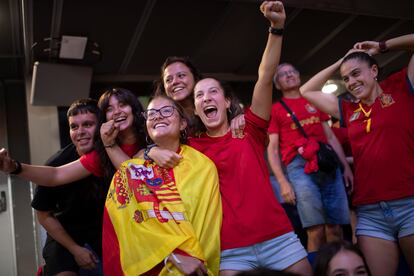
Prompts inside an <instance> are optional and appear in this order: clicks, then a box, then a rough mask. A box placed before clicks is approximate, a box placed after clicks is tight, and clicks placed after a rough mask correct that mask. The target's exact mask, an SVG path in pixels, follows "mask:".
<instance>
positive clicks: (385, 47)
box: [378, 40, 389, 53]
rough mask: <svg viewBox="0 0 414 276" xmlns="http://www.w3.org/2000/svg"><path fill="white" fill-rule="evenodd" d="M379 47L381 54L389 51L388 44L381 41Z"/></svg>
mask: <svg viewBox="0 0 414 276" xmlns="http://www.w3.org/2000/svg"><path fill="white" fill-rule="evenodd" d="M378 46H379V49H380V50H379V51H380V53H386V52H388V51H389V49H388V48H387V44H385V41H384V40H383V41H380V42H378Z"/></svg>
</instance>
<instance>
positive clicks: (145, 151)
mask: <svg viewBox="0 0 414 276" xmlns="http://www.w3.org/2000/svg"><path fill="white" fill-rule="evenodd" d="M156 146H157V145H156V144H151V145H148V146H147V148H146V149H145V150H144V159H145V160H148V161H154V160H152V158H151V157H149V155H148V153H149V152H150V150H151V149H152V148H153V147H156Z"/></svg>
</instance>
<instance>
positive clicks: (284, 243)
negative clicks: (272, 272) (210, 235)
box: [220, 232, 307, 271]
mask: <svg viewBox="0 0 414 276" xmlns="http://www.w3.org/2000/svg"><path fill="white" fill-rule="evenodd" d="M306 256H307V253H306V250H305V249H304V248H303V246H302V244H301V243H300V241H299V239H298V238H297V236H296V234H295V233H293V232H289V233H286V234H284V235H281V236H279V237H276V238H273V239H270V240H267V241H263V242H259V243H256V244H253V245H250V246H244V247H238V248H232V249H226V250H223V251H221V258H220V270H238V271H247V270H251V269H257V268H259V267H266V268H270V269H276V270H284V269H286V268H288V267H289V266H291V265H293V264H295V263H297V262H299V261H300V260H302V259H303V258H306Z"/></svg>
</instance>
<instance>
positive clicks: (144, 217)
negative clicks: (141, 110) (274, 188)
mask: <svg viewBox="0 0 414 276" xmlns="http://www.w3.org/2000/svg"><path fill="white" fill-rule="evenodd" d="M180 154H181V155H182V156H183V159H182V160H181V161H180V163H179V165H177V166H176V167H175V168H173V169H164V168H161V167H159V166H158V165H156V164H155V163H153V162H150V161H145V160H141V159H131V160H127V161H125V162H124V163H122V165H121V167H120V168H119V170H118V171H117V172H116V173H115V175H114V177H113V180H112V183H111V186H110V188H109V192H108V195H107V199H106V204H105V212H104V224H103V241H102V246H103V266H104V273H105V275H108V276H118V275H127V276H130V275H131V276H132V275H133V276H136V275H141V274H143V273H145V272H148V271H150V270H151V269H152V268H154V267H155V266H157V265H158V264H159V263H161V262H162V261H163V260H164V258H166V257H167V256H168V255H170V254H171V253H172V252H173V251H174V250H178V251H184V252H185V253H186V254H188V255H190V256H193V257H195V258H197V259H199V260H201V261H203V262H204V263H205V265H206V266H207V268H208V269H209V275H217V274H218V271H219V261H220V228H221V220H222V211H221V199H220V193H219V184H218V174H217V170H216V167H215V165H214V164H213V162H212V161H211V160H210V159H208V157H206V156H205V155H203V154H202V153H200V152H198V151H196V150H195V149H193V148H191V147H189V146H186V145H182V146H181V150H180ZM169 268H170V270H171V269H172V271H173V274H171V273H170V274H168V271H167V268H165V267H164V268H163V269H162V271H161V273H160V275H167V274H168V275H182V274H181V273H180V272H179V271H178V269H176V268H175V267H174V266H170V267H169Z"/></svg>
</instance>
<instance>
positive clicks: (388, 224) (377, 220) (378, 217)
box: [356, 196, 414, 241]
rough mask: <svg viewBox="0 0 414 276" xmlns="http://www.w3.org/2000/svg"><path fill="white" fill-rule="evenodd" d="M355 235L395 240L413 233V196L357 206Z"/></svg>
mask: <svg viewBox="0 0 414 276" xmlns="http://www.w3.org/2000/svg"><path fill="white" fill-rule="evenodd" d="M356 211H357V217H358V223H357V227H356V235H357V236H370V237H374V238H380V239H384V240H389V241H397V240H398V239H399V238H403V237H406V236H409V235H412V234H414V197H413V196H411V197H404V198H401V199H397V200H390V201H380V202H379V203H375V204H367V205H361V206H358V207H357V209H356Z"/></svg>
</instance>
